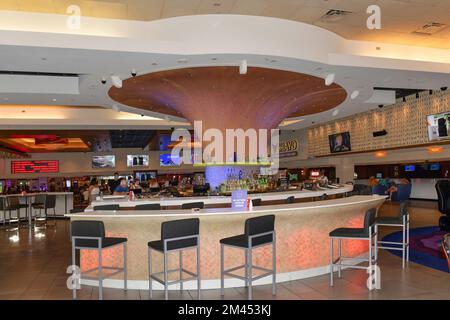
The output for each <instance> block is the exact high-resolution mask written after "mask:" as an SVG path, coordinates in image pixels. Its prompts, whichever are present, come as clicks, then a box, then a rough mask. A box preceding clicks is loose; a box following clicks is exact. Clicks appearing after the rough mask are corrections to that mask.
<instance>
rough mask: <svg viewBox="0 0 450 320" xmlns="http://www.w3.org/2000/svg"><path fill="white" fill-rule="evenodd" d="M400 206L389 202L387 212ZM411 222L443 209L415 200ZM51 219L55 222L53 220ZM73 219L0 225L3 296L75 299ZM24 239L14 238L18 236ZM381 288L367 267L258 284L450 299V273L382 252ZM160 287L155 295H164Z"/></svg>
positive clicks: (285, 292)
mask: <svg viewBox="0 0 450 320" xmlns="http://www.w3.org/2000/svg"><path fill="white" fill-rule="evenodd" d="M397 209H398V208H397V207H396V206H394V205H391V204H385V205H383V208H382V210H381V214H382V215H392V214H395V212H396V210H397ZM410 212H411V227H413V228H414V227H419V226H430V225H436V223H437V221H438V218H439V213H438V212H437V211H436V209H435V204H434V203H428V202H413V203H412V207H411V210H410ZM50 223H51V222H49V224H50ZM68 229H69V223H68V221H66V220H58V221H57V225H56V228H55V227H49V228H47V229H44V230H42V231H32V232H30V231H29V230H28V229H22V230H21V231H20V232H19V233H17V232H14V231H6V230H0V299H71V291H69V290H68V289H67V286H66V280H67V276H68V275H67V274H66V268H67V266H68V265H69V262H70V242H69V238H68ZM17 235H18V240H17V239H15V240H17V241H16V242H15V241H14V236H17ZM379 258H380V259H379V263H380V267H381V271H382V274H381V290H376V291H372V292H369V291H368V290H367V288H366V280H367V274H366V272H365V270H355V269H352V270H344V271H343V278H342V279H339V280H338V279H336V281H335V286H334V287H330V286H329V282H328V281H329V277H328V275H324V276H319V277H315V278H310V279H305V280H297V281H292V282H285V283H282V284H278V286H277V288H278V294H277V296H276V297H273V296H272V295H271V290H270V286H256V287H254V299H273V298H276V299H450V274H449V273H444V272H441V271H437V270H433V269H430V268H426V267H423V266H421V265H417V264H414V263H409V264H408V266H407V268H406V269H405V270H403V269H402V268H401V261H400V259H399V258H398V257H396V256H394V255H392V254H390V253H388V252H385V251H381V252H380V257H379ZM78 296H79V299H97V298H98V289H97V288H95V287H88V286H84V287H83V288H82V289H81V290H80V292H79V293H78ZM169 297H170V298H171V299H196V292H195V291H192V292H191V291H185V292H183V293H179V292H178V291H171V292H170V295H169ZM202 297H203V299H221V297H220V294H219V290H203V291H202ZM246 297H247V295H246V289H245V288H237V289H227V290H226V293H225V299H246ZM163 298H164V296H163V293H162V292H159V291H155V293H154V299H163ZM104 299H148V292H147V291H146V290H129V291H127V292H123V291H122V290H118V289H105V290H104Z"/></svg>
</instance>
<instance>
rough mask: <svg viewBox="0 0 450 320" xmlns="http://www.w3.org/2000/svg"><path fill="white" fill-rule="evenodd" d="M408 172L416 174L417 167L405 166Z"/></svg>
mask: <svg viewBox="0 0 450 320" xmlns="http://www.w3.org/2000/svg"><path fill="white" fill-rule="evenodd" d="M405 171H406V172H414V171H416V166H405Z"/></svg>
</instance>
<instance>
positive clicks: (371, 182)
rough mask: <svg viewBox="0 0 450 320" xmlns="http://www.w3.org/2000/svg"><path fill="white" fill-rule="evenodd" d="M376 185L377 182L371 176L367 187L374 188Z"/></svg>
mask: <svg viewBox="0 0 450 320" xmlns="http://www.w3.org/2000/svg"><path fill="white" fill-rule="evenodd" d="M376 185H378V180H377V179H376V178H375V177H374V176H371V177H370V178H369V187H374V186H376Z"/></svg>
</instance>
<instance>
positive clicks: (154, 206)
mask: <svg viewBox="0 0 450 320" xmlns="http://www.w3.org/2000/svg"><path fill="white" fill-rule="evenodd" d="M134 210H161V205H160V204H159V203H149V204H139V205H137V206H135V207H134Z"/></svg>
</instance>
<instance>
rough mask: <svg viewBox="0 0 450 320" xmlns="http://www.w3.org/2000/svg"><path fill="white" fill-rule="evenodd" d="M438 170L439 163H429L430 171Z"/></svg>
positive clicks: (439, 167) (439, 168)
mask: <svg viewBox="0 0 450 320" xmlns="http://www.w3.org/2000/svg"><path fill="white" fill-rule="evenodd" d="M439 170H441V164H440V163H431V164H430V171H439Z"/></svg>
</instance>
